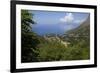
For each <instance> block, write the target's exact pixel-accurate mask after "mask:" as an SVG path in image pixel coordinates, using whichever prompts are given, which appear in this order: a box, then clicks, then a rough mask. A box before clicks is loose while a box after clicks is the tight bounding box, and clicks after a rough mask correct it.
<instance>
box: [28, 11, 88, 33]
mask: <svg viewBox="0 0 100 73" xmlns="http://www.w3.org/2000/svg"><path fill="white" fill-rule="evenodd" d="M30 12H31V13H32V14H33V20H34V21H35V22H36V24H33V25H32V31H33V32H35V33H37V34H38V35H45V34H50V33H53V34H59V35H60V34H61V35H62V34H64V33H65V32H67V31H68V30H71V29H74V28H76V27H78V26H79V25H80V24H81V23H82V22H84V21H85V20H86V19H87V17H88V16H89V13H78V12H60V11H59V12H56V11H35V10H33V11H30Z"/></svg>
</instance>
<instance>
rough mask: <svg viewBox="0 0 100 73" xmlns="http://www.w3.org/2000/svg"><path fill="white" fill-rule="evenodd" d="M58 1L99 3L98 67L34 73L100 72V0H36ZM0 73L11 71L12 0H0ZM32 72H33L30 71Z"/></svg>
mask: <svg viewBox="0 0 100 73" xmlns="http://www.w3.org/2000/svg"><path fill="white" fill-rule="evenodd" d="M34 1H45V2H58V3H76V4H90V5H98V13H99V14H98V67H97V68H85V69H70V70H55V71H42V72H34V73H56V72H58V73H74V72H75V73H99V72H100V57H99V56H100V53H99V51H100V45H99V44H100V33H99V32H100V28H99V27H100V25H99V23H100V20H99V19H100V17H99V16H100V5H99V4H100V1H99V0H98V1H97V0H34ZM0 73H10V0H0ZM29 73H32V72H29Z"/></svg>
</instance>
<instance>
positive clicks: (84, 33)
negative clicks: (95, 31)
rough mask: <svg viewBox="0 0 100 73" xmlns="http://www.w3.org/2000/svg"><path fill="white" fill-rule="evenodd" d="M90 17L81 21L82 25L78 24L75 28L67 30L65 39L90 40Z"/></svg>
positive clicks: (67, 40)
mask: <svg viewBox="0 0 100 73" xmlns="http://www.w3.org/2000/svg"><path fill="white" fill-rule="evenodd" d="M89 38H90V17H89V16H88V18H87V19H86V20H85V21H84V22H83V23H81V25H80V26H78V27H77V28H75V29H72V30H69V31H67V32H66V33H65V34H64V35H63V36H62V39H63V41H66V42H71V43H75V42H80V41H81V40H86V41H89V40H90V39H89Z"/></svg>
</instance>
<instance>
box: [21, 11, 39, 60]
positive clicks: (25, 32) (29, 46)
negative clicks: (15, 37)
mask: <svg viewBox="0 0 100 73" xmlns="http://www.w3.org/2000/svg"><path fill="white" fill-rule="evenodd" d="M34 23H35V22H34V20H33V14H32V13H30V12H29V11H28V10H22V11H21V32H22V33H21V36H22V37H21V43H22V45H21V48H22V49H21V59H22V60H21V61H22V62H32V61H36V57H35V56H36V53H34V51H33V50H34V49H35V48H36V46H37V44H38V43H39V40H38V38H37V36H36V34H35V33H34V32H32V31H31V25H32V24H34Z"/></svg>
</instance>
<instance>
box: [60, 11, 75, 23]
mask: <svg viewBox="0 0 100 73" xmlns="http://www.w3.org/2000/svg"><path fill="white" fill-rule="evenodd" d="M73 20H74V16H73V14H72V13H66V15H65V16H64V17H63V18H60V21H61V22H66V23H71V22H72V21H73Z"/></svg>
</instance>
